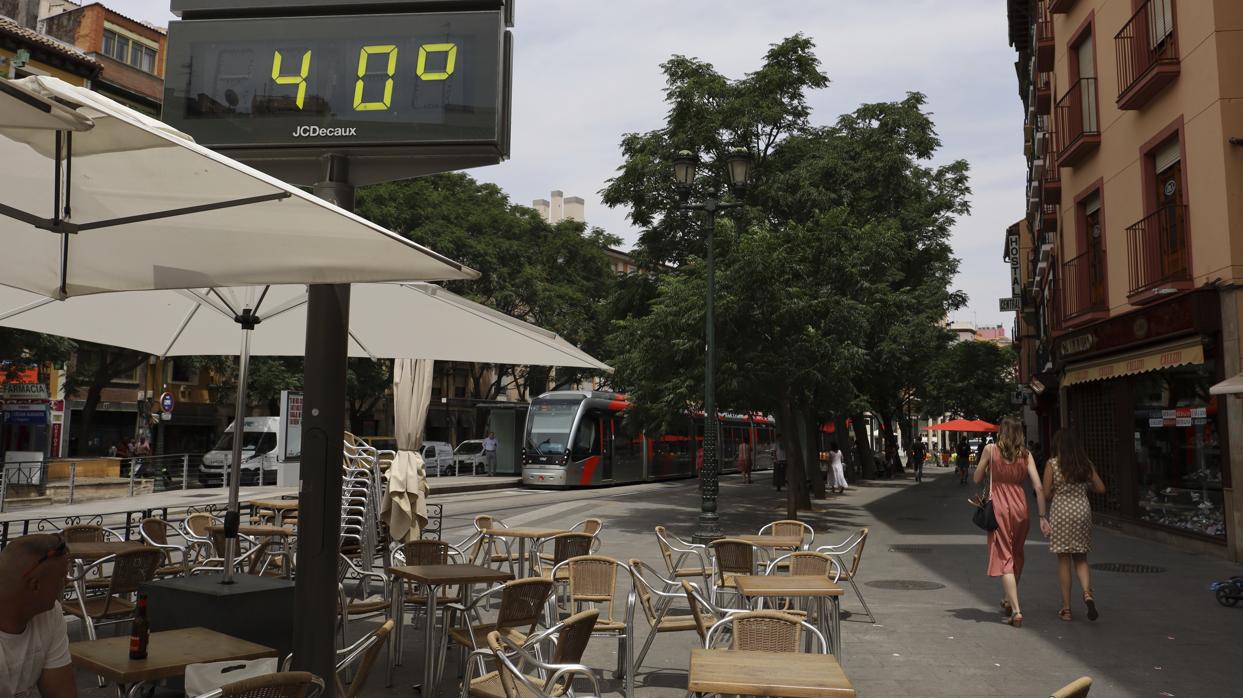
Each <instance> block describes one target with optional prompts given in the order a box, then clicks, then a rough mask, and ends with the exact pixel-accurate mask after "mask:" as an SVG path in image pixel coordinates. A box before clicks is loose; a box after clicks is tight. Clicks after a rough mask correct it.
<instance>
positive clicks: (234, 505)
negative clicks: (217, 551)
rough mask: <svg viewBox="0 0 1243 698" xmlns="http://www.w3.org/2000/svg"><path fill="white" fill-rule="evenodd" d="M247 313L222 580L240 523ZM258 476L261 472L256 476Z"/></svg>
mask: <svg viewBox="0 0 1243 698" xmlns="http://www.w3.org/2000/svg"><path fill="white" fill-rule="evenodd" d="M248 317H250V314H249V312H247V311H243V315H242V316H241V317H240V318H239V320H238V321H239V322H240V323H241V325H242V353H241V355H240V356H238V360H237V406H236V408H235V411H234V413H233V460H232V462H230V463H229V510H228V512H227V513H226V514H225V516H224V581H223V583H224V584H232V583H233V560H234V559H236V557H237V529H238V526H239V525H240V524H241V513H240V510H239V505H238V501H237V500H238V486H239V484H240V482H239V481H240V480H241V474H242V441H243V440H244V439H245V438H246V378H247V373H248V372H249V370H250V332H251V330H253V329H254V327H255V326H254V324H253V323H252V322H246V321H245V320H244V318H248ZM260 477H262V475H261V476H260Z"/></svg>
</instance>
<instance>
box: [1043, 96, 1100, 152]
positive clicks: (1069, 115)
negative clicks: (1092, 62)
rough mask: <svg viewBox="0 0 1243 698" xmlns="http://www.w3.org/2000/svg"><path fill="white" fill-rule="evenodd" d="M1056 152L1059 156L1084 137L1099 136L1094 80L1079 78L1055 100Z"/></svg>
mask: <svg viewBox="0 0 1243 698" xmlns="http://www.w3.org/2000/svg"><path fill="white" fill-rule="evenodd" d="M1055 111H1056V114H1057V123H1056V124H1054V127H1053V128H1054V131H1056V133H1057V135H1058V145H1057V152H1058V155H1059V156H1061V154H1062V153H1064V152H1066V151H1067V150H1069V149H1070V148H1072V147H1074V146H1075V144H1076V143H1078V142H1079V141H1080V140H1081V139H1083V138H1084V137H1085V136H1098V135H1100V125H1099V123H1098V111H1097V108H1096V78H1079V79H1078V80H1076V81H1075V84H1073V85H1071V86H1070V89H1069V90H1066V94H1064V95H1062V98H1061V99H1059V100H1057V109H1056V110H1055Z"/></svg>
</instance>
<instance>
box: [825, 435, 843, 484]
mask: <svg viewBox="0 0 1243 698" xmlns="http://www.w3.org/2000/svg"><path fill="white" fill-rule="evenodd" d="M829 488H830V490H829V491H831V492H838V493H840V494H845V493H846V468H845V465H844V463H843V462H842V449H841V448H839V447H838V445H837V442H836V441H833V442H831V443H830V444H829Z"/></svg>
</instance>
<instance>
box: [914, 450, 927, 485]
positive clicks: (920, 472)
mask: <svg viewBox="0 0 1243 698" xmlns="http://www.w3.org/2000/svg"><path fill="white" fill-rule="evenodd" d="M925 455H926V451H924V442H923V441H916V442H915V444H914V445H913V446H912V447H911V466H912V469H914V471H915V482H917V483H918V482H923V481H924V456H925Z"/></svg>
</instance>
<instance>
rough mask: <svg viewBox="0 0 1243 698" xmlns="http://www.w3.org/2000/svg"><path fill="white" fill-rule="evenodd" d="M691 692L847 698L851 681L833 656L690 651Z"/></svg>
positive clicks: (778, 696) (793, 653)
mask: <svg viewBox="0 0 1243 698" xmlns="http://www.w3.org/2000/svg"><path fill="white" fill-rule="evenodd" d="M688 688H689V689H690V690H691V691H696V692H700V693H722V694H735V695H747V696H770V697H773V698H847V697H853V696H855V695H856V694H855V689H854V687H853V686H851V685H850V679H848V678H846V674H845V673H843V672H842V667H841V665H839V664H838V663H837V659H835V658H834V657H833V655H831V654H805V653H802V652H744V651H741V650H706V649H692V650H691V669H690V684H689V686H688Z"/></svg>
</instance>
